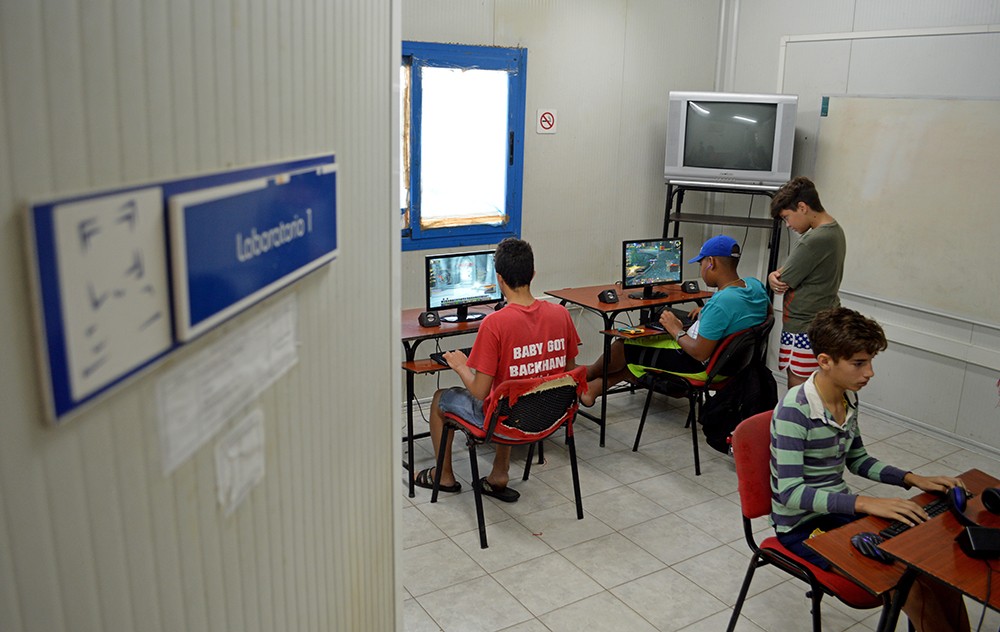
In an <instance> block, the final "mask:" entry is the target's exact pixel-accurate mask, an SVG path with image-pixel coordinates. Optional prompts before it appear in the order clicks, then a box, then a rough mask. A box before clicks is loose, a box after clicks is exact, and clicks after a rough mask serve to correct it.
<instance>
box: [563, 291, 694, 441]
mask: <svg viewBox="0 0 1000 632" xmlns="http://www.w3.org/2000/svg"><path fill="white" fill-rule="evenodd" d="M654 289H655V290H657V291H659V292H664V294H665V296H662V297H660V298H654V299H651V300H648V301H644V300H640V299H634V298H629V292H628V291H627V290H626V291H623V290H622V289H621V288H620V287H618V286H617V285H614V284H609V285H592V286H590V287H575V288H564V289H562V290H549V291H547V292H545V293H546V294H548V295H549V296H553V297H555V298H557V299H559V301H560V302H561V303H562V304H563V305H566V304H567V303H572V304H573V305H578V306H580V307H582V308H583V309H586V310H588V311H591V312H594V313H596V314H598V315H600V316H601V318H603V319H604V327H602V330H604V331H608V330H611V329H613V328H614V323H615V318H617V317H618V314H621V313H623V312H630V311H635V310H642V309H652V308H656V307H661V306H663V305H672V304H675V303H685V302H688V301H694V302H696V303H698V305H701V304H702V303H703V301H704V300H705V299H708V298H711V297H712V293H711V292H697V293H695V294H686V293H684V292H682V291H681V289H680V285H658V286H656V287H655V288H654ZM604 290H615V292H617V293H618V302H617V303H602V302H601V301H599V300H598V298H597V295H598V294H600V293H601V292H602V291H604ZM633 292H642V290H641V289H638V290H633ZM613 333H614V334H615V335H617V334H618V332H613ZM613 337H614V336H609V335H605V336H604V379H603V382H602V385H601V394H602V397H601V416H600V417H595V416H594V415H591V414H590V413H588V412H587V411H585V410H583V409H580V411H579V414H581V415H583V416H584V417H586V418H587V419H590V420H591V421H595V422H597V424H598V425H599V426H600V427H601V445H602V446H603V445H604V428H605V420H606V419H607V415H608V402H607V398H606V397H604V395H607V393H608V380H607V375H608V361H609V359H610V358H609V356H610V355H611V340H612V338H613ZM578 364H579V363H578Z"/></svg>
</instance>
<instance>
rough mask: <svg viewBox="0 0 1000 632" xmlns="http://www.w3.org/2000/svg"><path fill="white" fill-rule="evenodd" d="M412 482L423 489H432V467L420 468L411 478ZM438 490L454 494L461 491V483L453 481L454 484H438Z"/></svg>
mask: <svg viewBox="0 0 1000 632" xmlns="http://www.w3.org/2000/svg"><path fill="white" fill-rule="evenodd" d="M413 484H414V485H416V486H417V487H423V488H424V489H434V468H433V467H429V468H427V469H425V470H420V472H418V473H417V476H416V478H414V479H413ZM438 491H439V492H449V493H451V494H454V493H457V492H460V491H462V484H461V483H459V482H458V481H455V484H454V485H439V486H438Z"/></svg>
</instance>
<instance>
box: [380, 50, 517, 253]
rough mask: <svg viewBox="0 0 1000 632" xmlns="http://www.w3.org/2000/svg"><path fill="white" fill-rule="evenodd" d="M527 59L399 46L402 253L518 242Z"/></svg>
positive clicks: (510, 53)
mask: <svg viewBox="0 0 1000 632" xmlns="http://www.w3.org/2000/svg"><path fill="white" fill-rule="evenodd" d="M527 58H528V51H527V50H526V49H523V48H496V47H488V46H465V45H456V44H433V43H426V42H403V63H402V66H401V69H400V91H399V92H400V100H401V103H400V109H399V111H400V117H401V119H402V120H401V121H400V132H401V134H402V138H401V142H400V150H401V153H402V155H401V156H400V165H401V169H400V209H401V220H402V234H403V250H423V249H430V248H445V247H449V246H471V245H481V244H491V243H496V242H498V241H500V240H501V239H503V238H505V237H511V236H514V237H516V236H519V235H520V233H521V181H522V167H523V162H524V93H525V86H526V76H525V71H526V67H527Z"/></svg>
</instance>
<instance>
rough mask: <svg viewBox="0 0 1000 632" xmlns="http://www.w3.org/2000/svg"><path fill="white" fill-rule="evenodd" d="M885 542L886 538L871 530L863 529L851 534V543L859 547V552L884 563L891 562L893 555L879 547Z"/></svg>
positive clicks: (856, 547)
mask: <svg viewBox="0 0 1000 632" xmlns="http://www.w3.org/2000/svg"><path fill="white" fill-rule="evenodd" d="M883 542H885V539H884V538H882V536H880V535H879V534H877V533H872V532H871V531H862V532H860V533H855V534H854V535H852V536H851V545H852V546H854V548H855V549H857V551H858V553H861V554H862V555H864V556H865V557H868V558H871V559H873V560H877V561H879V562H882V563H883V564H889V563H891V562H892V556H891V555H889V554H888V553H886V552H885V551H883V550H882V549H880V548H878V545H880V544H882V543H883Z"/></svg>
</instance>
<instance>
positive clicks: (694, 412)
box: [687, 395, 701, 476]
mask: <svg viewBox="0 0 1000 632" xmlns="http://www.w3.org/2000/svg"><path fill="white" fill-rule="evenodd" d="M688 399H689V401H690V402H691V405H690V407H689V408H688V421H687V422H688V425H689V426H691V445H692V446H693V449H694V475H695V476H701V459H700V458H699V454H698V423H697V419H698V417H699V416H700V415H701V397H700V396H699V397H697V398H696V397H695V396H693V395H692V396H691V397H689V398H688Z"/></svg>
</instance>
